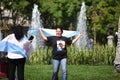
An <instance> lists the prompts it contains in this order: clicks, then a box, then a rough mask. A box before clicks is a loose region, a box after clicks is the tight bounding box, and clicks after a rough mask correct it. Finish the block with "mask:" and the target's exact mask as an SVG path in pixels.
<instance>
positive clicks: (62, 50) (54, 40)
mask: <svg viewBox="0 0 120 80" xmlns="http://www.w3.org/2000/svg"><path fill="white" fill-rule="evenodd" d="M39 31H40V35H41V37H42V38H43V40H44V41H46V42H47V43H48V44H49V45H50V46H52V48H53V50H52V64H53V75H52V80H58V72H59V67H60V65H61V68H62V80H67V48H66V46H67V45H71V44H74V43H75V42H76V41H77V40H78V39H79V38H80V37H81V36H82V34H79V35H78V36H77V37H76V38H75V39H73V40H71V39H70V38H67V37H64V36H62V33H63V30H62V28H57V29H56V36H51V37H46V36H45V35H44V33H43V32H42V28H40V29H39Z"/></svg>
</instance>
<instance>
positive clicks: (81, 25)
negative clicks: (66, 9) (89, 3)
mask: <svg viewBox="0 0 120 80" xmlns="http://www.w3.org/2000/svg"><path fill="white" fill-rule="evenodd" d="M86 20H87V18H86V7H85V3H84V2H83V3H82V6H81V11H80V15H79V17H78V23H77V29H76V30H77V31H79V32H80V33H82V34H83V36H81V38H80V39H79V40H78V41H77V42H76V44H75V46H76V47H80V48H82V49H84V48H87V47H88V35H87V25H86Z"/></svg>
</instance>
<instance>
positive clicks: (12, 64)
mask: <svg viewBox="0 0 120 80" xmlns="http://www.w3.org/2000/svg"><path fill="white" fill-rule="evenodd" d="M8 65H9V68H8V69H9V70H8V79H9V80H15V72H16V69H17V77H18V80H24V65H25V58H21V59H8Z"/></svg>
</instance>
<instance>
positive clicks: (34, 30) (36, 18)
mask: <svg viewBox="0 0 120 80" xmlns="http://www.w3.org/2000/svg"><path fill="white" fill-rule="evenodd" d="M40 15H41V14H40V12H39V10H38V5H36V4H34V8H33V11H32V20H31V26H30V28H29V30H28V36H30V35H33V36H34V39H33V42H32V44H33V46H34V48H35V49H37V48H39V47H42V46H43V45H44V42H43V40H42V39H41V37H40V34H39V31H38V29H39V28H41V27H43V26H42V20H41V18H40Z"/></svg>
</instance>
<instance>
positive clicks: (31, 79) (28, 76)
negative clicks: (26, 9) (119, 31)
mask: <svg viewBox="0 0 120 80" xmlns="http://www.w3.org/2000/svg"><path fill="white" fill-rule="evenodd" d="M51 75H52V65H26V66H25V80H51ZM1 80H7V79H1ZM59 80H62V79H61V70H60V72H59ZM68 80H120V74H118V73H115V71H114V67H113V66H90V65H79V66H77V65H69V66H68Z"/></svg>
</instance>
